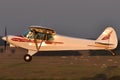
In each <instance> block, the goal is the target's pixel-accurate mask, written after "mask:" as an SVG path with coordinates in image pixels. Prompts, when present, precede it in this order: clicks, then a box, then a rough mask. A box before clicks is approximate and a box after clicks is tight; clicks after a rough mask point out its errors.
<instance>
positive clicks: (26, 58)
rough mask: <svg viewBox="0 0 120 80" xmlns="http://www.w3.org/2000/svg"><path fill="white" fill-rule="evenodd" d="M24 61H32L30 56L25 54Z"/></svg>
mask: <svg viewBox="0 0 120 80" xmlns="http://www.w3.org/2000/svg"><path fill="white" fill-rule="evenodd" d="M24 60H25V61H26V62H30V61H31V60H32V56H30V55H29V54H26V55H25V56H24Z"/></svg>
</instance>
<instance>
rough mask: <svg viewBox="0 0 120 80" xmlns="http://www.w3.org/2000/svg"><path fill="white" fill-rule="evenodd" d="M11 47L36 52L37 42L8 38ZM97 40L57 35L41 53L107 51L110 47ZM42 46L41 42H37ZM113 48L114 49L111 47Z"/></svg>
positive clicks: (45, 45)
mask: <svg viewBox="0 0 120 80" xmlns="http://www.w3.org/2000/svg"><path fill="white" fill-rule="evenodd" d="M7 41H8V42H9V43H10V44H11V45H14V46H17V47H21V48H24V49H28V50H36V45H35V41H34V40H33V39H28V38H26V37H23V36H8V40H7ZM95 42H96V40H87V39H80V38H73V37H66V36H61V35H55V36H54V40H52V41H43V42H42V45H41V48H40V49H39V51H62V50H97V49H99V50H100V49H106V48H108V45H101V44H96V43H95ZM37 44H38V45H40V44H41V40H37ZM110 48H112V47H110Z"/></svg>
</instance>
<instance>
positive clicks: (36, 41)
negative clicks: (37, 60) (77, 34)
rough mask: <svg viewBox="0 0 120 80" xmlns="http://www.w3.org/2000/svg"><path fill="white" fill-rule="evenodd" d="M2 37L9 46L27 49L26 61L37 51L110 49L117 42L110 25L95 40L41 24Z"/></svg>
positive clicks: (114, 46)
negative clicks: (60, 31)
mask: <svg viewBox="0 0 120 80" xmlns="http://www.w3.org/2000/svg"><path fill="white" fill-rule="evenodd" d="M2 39H3V40H5V41H7V42H8V43H9V44H10V46H14V47H21V48H24V49H27V50H28V53H27V54H26V55H25V56H24V60H25V61H26V62H30V61H31V60H32V56H33V55H34V54H36V53H37V52H38V51H62V50H112V49H115V48H116V47H117V44H118V40H117V35H116V32H115V30H114V29H113V28H112V27H108V28H106V29H105V30H104V32H103V33H102V34H101V35H100V36H99V37H98V39H96V40H89V39H81V38H73V37H67V36H62V35H57V34H56V32H55V31H54V30H52V29H49V28H45V27H41V26H30V28H29V30H28V31H27V32H25V33H24V34H23V35H22V36H15V35H8V36H4V37H3V38H2Z"/></svg>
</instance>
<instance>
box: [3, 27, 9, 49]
mask: <svg viewBox="0 0 120 80" xmlns="http://www.w3.org/2000/svg"><path fill="white" fill-rule="evenodd" d="M4 36H5V37H6V41H5V42H4V49H5V50H6V48H7V41H8V37H7V27H5V35H4Z"/></svg>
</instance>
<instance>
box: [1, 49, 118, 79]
mask: <svg viewBox="0 0 120 80" xmlns="http://www.w3.org/2000/svg"><path fill="white" fill-rule="evenodd" d="M25 53H26V51H25V50H23V49H19V48H18V49H16V50H15V52H14V50H13V49H8V50H7V51H6V52H2V53H0V80H115V79H116V80H120V56H84V55H83V56H82V55H77V56H73V55H69V56H66V55H55V56H54V55H42V56H41V55H39V56H33V60H32V62H29V63H27V62H24V60H23V56H24V54H25ZM82 53H84V51H83V52H82ZM85 53H86V51H85Z"/></svg>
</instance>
